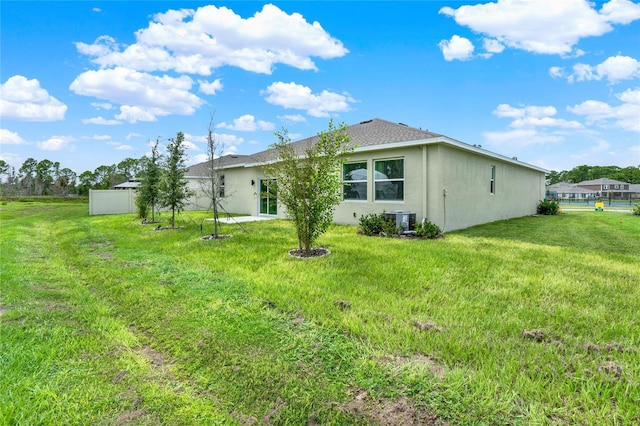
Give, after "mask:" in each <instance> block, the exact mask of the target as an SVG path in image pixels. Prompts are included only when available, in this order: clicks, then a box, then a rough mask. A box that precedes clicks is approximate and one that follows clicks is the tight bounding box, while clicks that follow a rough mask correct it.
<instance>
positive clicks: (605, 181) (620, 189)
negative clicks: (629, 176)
mask: <svg viewBox="0 0 640 426" xmlns="http://www.w3.org/2000/svg"><path fill="white" fill-rule="evenodd" d="M576 185H577V186H579V187H580V188H584V189H589V190H591V191H596V192H597V193H598V196H599V197H602V198H611V199H623V200H624V199H629V192H630V191H629V185H630V184H629V183H626V182H621V181H619V180H613V179H609V178H601V179H594V180H585V181H582V182H579V183H577V184H576Z"/></svg>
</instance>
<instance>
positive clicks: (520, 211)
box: [334, 144, 544, 231]
mask: <svg viewBox="0 0 640 426" xmlns="http://www.w3.org/2000/svg"><path fill="white" fill-rule="evenodd" d="M393 158H404V160H405V196H404V201H399V202H389V201H375V200H374V194H373V191H374V190H373V162H374V161H375V160H382V159H393ZM349 161H367V171H368V188H367V189H368V194H367V200H366V201H365V200H345V201H343V202H342V203H341V204H340V205H339V206H338V207H337V208H336V211H335V215H334V219H335V221H336V222H337V223H344V224H357V223H358V221H359V218H360V217H361V216H362V215H364V214H369V213H380V212H382V211H391V210H409V211H412V212H415V213H416V219H417V220H418V221H420V220H422V219H423V218H424V219H427V220H429V221H431V222H433V223H435V224H437V225H438V226H440V228H441V229H443V230H444V231H453V230H456V229H463V228H468V227H470V226H473V225H478V224H481V223H487V222H493V221H496V220H502V219H509V218H514V217H521V216H526V215H531V214H534V213H535V212H536V206H537V204H538V202H539V201H540V200H541V199H543V198H544V173H543V172H541V171H536V170H532V169H530V168H527V167H523V166H519V165H517V164H513V163H511V162H508V161H502V160H499V159H496V158H492V157H484V156H482V155H478V154H477V153H475V152H470V151H465V150H463V149H458V148H455V147H451V146H448V145H442V144H433V145H423V146H414V147H408V148H400V149H390V150H384V151H372V152H360V153H355V154H352V155H351V156H350V157H349ZM492 165H493V166H495V168H496V169H495V173H496V176H495V188H496V190H495V194H491V193H490V172H491V166H492ZM444 190H446V191H447V195H446V196H444V195H443V193H444Z"/></svg>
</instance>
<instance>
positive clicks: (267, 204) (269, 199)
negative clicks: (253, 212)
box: [260, 179, 278, 215]
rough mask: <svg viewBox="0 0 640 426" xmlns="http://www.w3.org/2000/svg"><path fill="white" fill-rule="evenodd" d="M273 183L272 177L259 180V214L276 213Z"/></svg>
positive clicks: (276, 204)
mask: <svg viewBox="0 0 640 426" xmlns="http://www.w3.org/2000/svg"><path fill="white" fill-rule="evenodd" d="M274 183H275V181H274V180H272V179H263V180H261V181H260V214H269V215H276V214H278V198H277V195H278V194H277V193H276V187H275V185H274Z"/></svg>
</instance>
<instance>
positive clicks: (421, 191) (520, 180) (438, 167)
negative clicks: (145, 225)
mask: <svg viewBox="0 0 640 426" xmlns="http://www.w3.org/2000/svg"><path fill="white" fill-rule="evenodd" d="M347 133H348V134H349V136H350V139H351V144H352V146H354V151H353V152H352V153H351V154H349V155H348V158H347V159H346V163H345V164H344V166H343V170H342V178H343V183H344V185H343V201H342V202H341V203H340V205H338V206H337V207H336V210H335V213H334V221H335V222H337V223H341V224H357V223H358V221H359V218H360V217H361V216H362V215H365V214H369V213H381V212H382V211H386V212H389V211H394V210H403V211H411V212H415V213H416V217H417V220H418V221H420V220H421V219H423V218H425V219H427V220H429V221H431V222H433V223H435V224H437V225H438V226H440V228H442V229H443V230H444V231H452V230H455V229H462V228H467V227H470V226H473V225H478V224H482V223H487V222H492V221H496V220H502V219H509V218H514V217H521V216H527V215H532V214H535V213H536V207H537V205H538V203H539V201H540V200H542V199H543V198H544V196H545V173H546V172H547V171H546V170H544V169H542V168H540V167H536V166H532V165H530V164H526V163H523V162H521V161H518V160H516V159H514V158H509V157H505V156H502V155H499V154H495V153H493V152H490V151H487V150H485V149H482V148H481V147H479V146H475V145H469V144H466V143H463V142H460V141H457V140H455V139H451V138H449V137H447V136H444V135H440V134H437V133H432V132H429V131H425V130H421V129H416V128H412V127H408V126H406V125H404V124H398V123H392V122H389V121H385V120H380V119H373V120H368V121H363V122H361V123H359V124H355V125H352V126H349V127H347ZM317 140H318V137H317V136H314V137H310V138H307V139H303V140H301V141H299V142H294V146H295V147H296V149H297V150H298V151H299V152H300V153H301V154H302V153H303V152H304V148H305V147H307V146H309V145H310V144H313V143H316V141H317ZM273 159H274V151H273V150H267V151H263V152H260V153H257V154H254V155H228V156H224V157H220V158H218V159H217V160H216V162H217V167H218V168H219V170H220V173H221V174H222V175H224V182H225V188H224V194H225V197H224V199H223V203H222V206H223V208H224V209H225V210H226V211H228V212H232V213H243V214H249V215H268V216H277V217H285V214H284V212H283V211H282V208H280V207H281V206H280V205H279V204H278V202H277V194H276V193H275V190H274V188H273V185H272V182H271V181H270V180H269V179H267V178H266V176H265V174H264V171H263V166H264V165H265V164H266V163H267V162H271V161H273ZM206 165H207V164H206V163H200V164H196V165H194V166H192V167H191V168H189V169H188V171H187V173H186V174H185V177H186V178H187V179H189V180H190V186H191V188H192V189H193V190H195V191H197V192H199V194H198V195H196V196H194V197H193V198H192V200H191V203H192V204H194V205H196V206H200V207H202V208H208V207H209V206H208V205H206V204H207V203H208V202H209V200H208V199H206V198H205V197H204V196H203V195H202V191H201V190H199V187H200V182H202V181H204V180H205V179H206V174H207V172H206V170H207V167H206Z"/></svg>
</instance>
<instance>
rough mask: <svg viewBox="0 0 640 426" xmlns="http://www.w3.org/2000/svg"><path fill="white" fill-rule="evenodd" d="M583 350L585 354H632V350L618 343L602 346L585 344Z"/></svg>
mask: <svg viewBox="0 0 640 426" xmlns="http://www.w3.org/2000/svg"><path fill="white" fill-rule="evenodd" d="M584 350H585V351H587V352H632V351H633V348H630V347H626V346H623V345H621V344H619V343H607V344H604V345H596V344H595V343H587V344H586V345H584Z"/></svg>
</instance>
